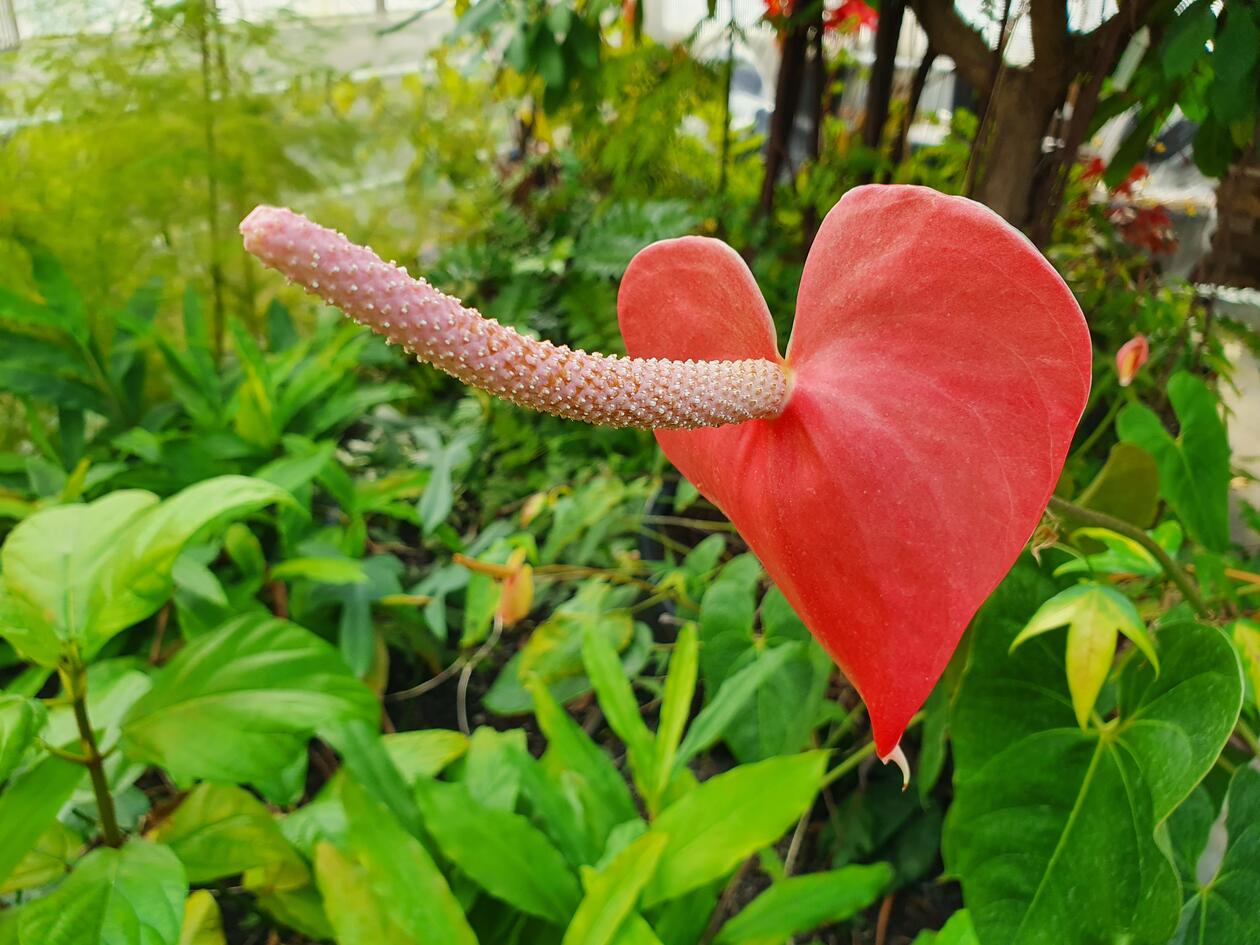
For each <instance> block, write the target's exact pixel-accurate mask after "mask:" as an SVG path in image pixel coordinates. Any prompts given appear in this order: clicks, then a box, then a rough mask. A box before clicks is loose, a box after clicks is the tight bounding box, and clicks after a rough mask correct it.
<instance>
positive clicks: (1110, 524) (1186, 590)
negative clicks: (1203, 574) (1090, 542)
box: [1050, 496, 1212, 617]
mask: <svg viewBox="0 0 1260 945" xmlns="http://www.w3.org/2000/svg"><path fill="white" fill-rule="evenodd" d="M1050 508H1051V510H1053V511H1054V512H1055V513H1056V514H1058V515H1061V516H1063V517H1064V518H1070V519H1073V520H1074V521H1077V522H1080V523H1082V524H1084V525H1095V526H1097V527H1099V528H1106V529H1109V530H1111V531H1113V532H1115V533H1116V534H1118V535H1123V536H1124V537H1125V538H1129V539H1132V540H1133V541H1136V542H1137V543H1138V544H1139V545H1141V546H1142V547H1143V548H1145V549H1146V550H1147V551H1149V552H1150V553H1151V556H1152V557H1153V558H1154V559H1155V560H1156V561H1158V562H1159V566H1160V567H1161V568H1163V569H1164V573H1165V574H1167V575H1168V577H1169V579H1170V580H1171V581H1172V582H1173V583H1174V584H1176V585H1177V588H1178V590H1180V591H1181V596H1182V597H1184V598H1185V599H1186V603H1188V604H1189V605H1190V606H1191V607H1193V608H1194V612H1195V613H1196V614H1198V615H1199V616H1200V617H1211V616H1212V611H1211V610H1210V609H1209V608H1208V606H1207V604H1206V603H1205V602H1204V600H1203V595H1202V594H1200V593H1199V588H1198V586H1197V585H1196V584H1195V583H1194V581H1193V580H1191V578H1190V575H1189V574H1187V573H1186V571H1185V569H1184V568H1182V567H1181V565H1179V564H1178V563H1177V562H1176V561H1174V560H1173V559H1172V557H1171V556H1170V555H1169V554H1168V552H1167V551H1165V550H1164V549H1163V548H1162V547H1161V546H1160V545H1159V543H1158V542H1157V541H1155V539H1153V538H1151V536H1150V535H1148V534H1146V532H1144V531H1142V529H1140V528H1138V527H1137V526H1136V525H1130V524H1129V523H1128V522H1126V521H1124V520H1123V519H1118V518H1116V517H1115V516H1114V515H1108V514H1106V513H1105V512H1096V511H1094V510H1093V509H1087V508H1084V507H1083V506H1080V505H1075V504H1074V503H1072V502H1068V501H1067V500H1066V499H1060V498H1059V497H1058V496H1051V498H1050Z"/></svg>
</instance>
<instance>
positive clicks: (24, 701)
mask: <svg viewBox="0 0 1260 945" xmlns="http://www.w3.org/2000/svg"><path fill="white" fill-rule="evenodd" d="M47 718H48V713H47V711H45V709H44V705H43V703H41V702H36V701H35V700H34V699H28V698H26V697H25V696H17V695H10V694H8V693H2V692H0V784H4V782H5V781H6V780H7V779H8V777H9V775H10V774H12V773H13V771H14V769H16V768H17V766H18V762H20V761H21V760H22V756H23V755H24V754H25V753H26V749H27V748H28V747H29V746H30V744H31V742H33V741H34V740H35V736H36V735H38V734H39V730H40V729H41V728H43V727H44V722H45V721H46V720H47Z"/></svg>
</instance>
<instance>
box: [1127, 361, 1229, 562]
mask: <svg viewBox="0 0 1260 945" xmlns="http://www.w3.org/2000/svg"><path fill="white" fill-rule="evenodd" d="M1168 396H1169V398H1170V400H1171V401H1172V406H1173V410H1174V411H1175V412H1176V414H1177V421H1178V423H1179V424H1180V427H1181V432H1180V434H1179V435H1178V436H1177V438H1176V439H1173V438H1172V436H1170V435H1169V433H1168V431H1167V430H1165V429H1164V426H1163V424H1162V423H1161V422H1160V420H1159V417H1157V416H1156V415H1155V414H1154V413H1153V412H1152V411H1151V410H1150V409H1148V408H1147V407H1144V406H1143V405H1141V404H1129V405H1128V406H1126V407H1125V408H1124V409H1123V410H1121V411H1120V415H1119V416H1118V417H1116V431H1117V433H1118V434H1119V436H1120V439H1121V440H1122V441H1123V442H1125V443H1133V444H1135V445H1137V446H1140V447H1141V448H1142V449H1144V450H1146V451H1147V452H1148V453H1150V454H1151V455H1152V456H1153V457H1155V464H1156V465H1157V466H1158V467H1159V488H1160V493H1161V494H1162V495H1163V496H1164V498H1165V499H1167V500H1168V504H1169V505H1171V506H1172V507H1173V510H1174V511H1175V512H1176V513H1177V517H1178V518H1180V519H1181V521H1182V523H1183V524H1184V525H1185V526H1186V530H1187V531H1188V532H1189V534H1190V536H1191V537H1192V538H1194V539H1195V540H1196V541H1198V542H1199V543H1200V544H1201V545H1203V546H1204V547H1206V548H1208V549H1210V550H1212V551H1227V550H1228V549H1229V479H1230V472H1229V439H1228V437H1227V435H1226V432H1225V424H1224V423H1223V422H1222V421H1221V418H1220V413H1219V404H1218V401H1217V399H1216V396H1215V395H1214V394H1213V393H1212V392H1211V391H1210V390H1208V388H1207V386H1206V385H1205V384H1204V383H1203V382H1202V381H1201V380H1199V379H1198V378H1197V377H1194V376H1193V375H1191V374H1187V373H1185V372H1184V371H1179V372H1177V373H1176V374H1174V375H1173V377H1172V380H1171V381H1169V382H1168Z"/></svg>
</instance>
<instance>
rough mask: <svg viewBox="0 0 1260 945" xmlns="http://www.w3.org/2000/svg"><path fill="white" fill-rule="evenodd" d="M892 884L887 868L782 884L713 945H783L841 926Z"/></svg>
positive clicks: (732, 923)
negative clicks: (827, 927) (772, 944)
mask: <svg viewBox="0 0 1260 945" xmlns="http://www.w3.org/2000/svg"><path fill="white" fill-rule="evenodd" d="M892 881H893V870H892V867H891V866H889V865H888V864H887V863H874V864H871V865H869V866H846V867H843V868H842V869H838V870H831V871H829V872H825V873H810V874H808V875H805V876H792V877H790V878H788V879H785V880H781V881H779V882H777V883H775V884H774V885H772V886H771V887H770V888H769V889H767V890H766V891H765V892H763V893H762V894H761V895H759V896H758V897H757V898H756V899H754V900H753V901H752V902H751V903H749V904H748V905H747V906H745V907H744V908H743V909H742V910H740V912H739V914H738V915H736V916H735V917H734V918H732V919H730V920H729V921H727V922H726V924H725V925H723V926H722V929H721V931H720V932H718V936H717V938H716V939H715V940H714V941H715V943H716V945H755V943H761V942H782V941H784V940H785V939H789V938H791V937H792V936H793V935H800V934H804V933H806V932H809V931H811V930H813V929H816V928H818V927H819V926H820V925H829V924H831V923H833V922H843V921H844V920H846V919H851V918H852V917H853V916H855V915H857V914H858V913H859V912H861V911H862V910H863V909H865V908H866V907H867V906H869V905H870V904H871V903H873V902H875V901H876V900H877V899H878V898H879V897H880V895H881V894H882V893H883V892H884V890H886V889H887V888H888V887H889V886H890V885H891V884H892Z"/></svg>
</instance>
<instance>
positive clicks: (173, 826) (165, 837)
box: [149, 784, 304, 883]
mask: <svg viewBox="0 0 1260 945" xmlns="http://www.w3.org/2000/svg"><path fill="white" fill-rule="evenodd" d="M149 838H150V839H152V840H156V841H158V842H160V843H164V844H166V846H168V847H170V848H171V849H172V850H173V851H175V855H176V856H178V857H179V859H180V861H181V862H182V863H183V864H184V870H185V872H187V874H188V881H189V882H191V883H208V882H212V881H213V880H216V879H223V878H224V877H227V876H235V875H237V874H238V873H243V872H245V871H246V870H248V869H250V868H252V867H255V866H266V865H284V864H292V863H294V861H295V860H296V859H297V857H298V854H297V851H296V850H294V849H293V847H291V846H290V845H289V842H288V841H287V840H286V839H285V838H284V834H283V833H281V832H280V826H279V824H278V823H277V822H276V819H275V817H274V816H273V815H272V813H271V811H269V810H267V808H266V807H265V806H264V805H263V804H262V802H261V801H259V800H258V798H256V797H254V795H252V794H250V793H249V792H248V791H246V790H244V789H242V788H239V787H236V786H234V785H227V784H199V785H197V786H196V787H195V788H193V789H192V791H190V792H189V793H188V796H187V797H185V798H184V799H183V800H182V801H180V804H179V807H177V808H175V812H174V813H173V814H171V816H170V817H168V818H167V819H166V820H164V821H163V822H162V823H161V824H159V825H158V826H157V827H156V828H155V829H154V830H153V831H152V832H151V833H150V834H149ZM296 866H297V867H298V868H299V869H300V870H301V871H303V872H304V869H302V864H301V863H300V861H299V862H297V863H296Z"/></svg>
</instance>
